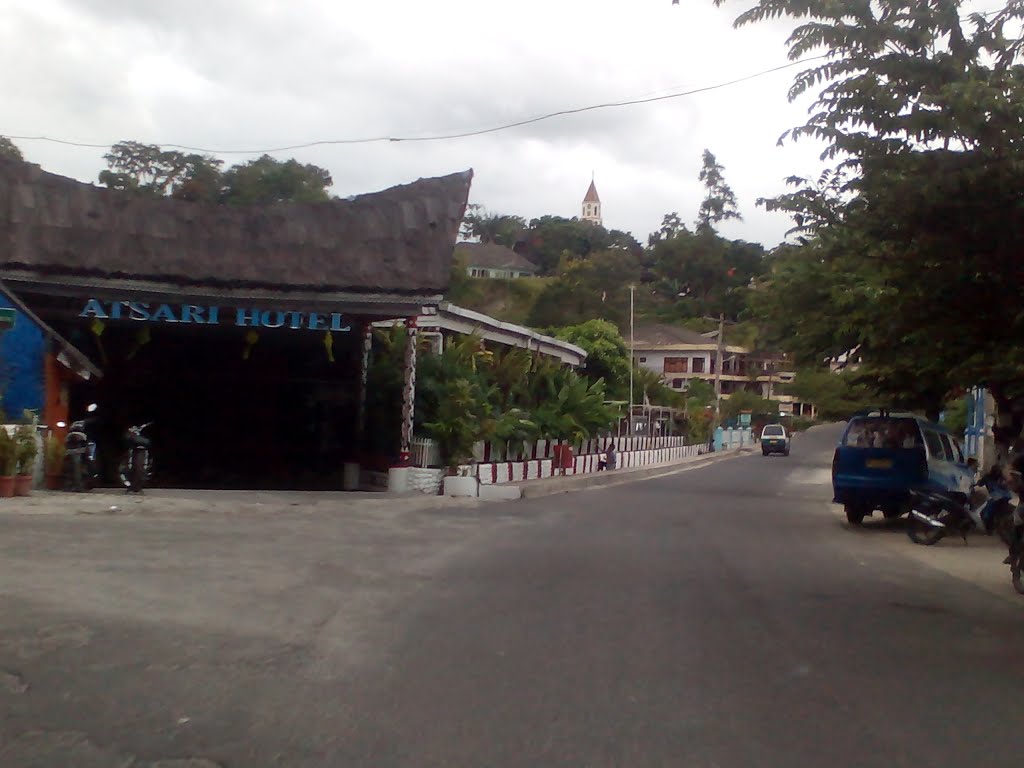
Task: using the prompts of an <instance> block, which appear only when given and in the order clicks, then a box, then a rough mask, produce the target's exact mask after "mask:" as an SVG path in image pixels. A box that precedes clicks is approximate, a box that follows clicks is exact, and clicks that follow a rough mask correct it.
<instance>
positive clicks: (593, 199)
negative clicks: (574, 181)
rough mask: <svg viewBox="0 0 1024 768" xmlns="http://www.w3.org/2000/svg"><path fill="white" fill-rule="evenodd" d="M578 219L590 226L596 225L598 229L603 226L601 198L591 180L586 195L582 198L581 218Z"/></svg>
mask: <svg viewBox="0 0 1024 768" xmlns="http://www.w3.org/2000/svg"><path fill="white" fill-rule="evenodd" d="M580 218H582V219H583V221H589V222H590V223H591V224H597V225H598V226H599V227H600V226H603V224H604V222H603V221H602V219H601V198H600V196H599V195H598V194H597V187H596V186H595V185H594V180H593V179H591V180H590V189H588V190H587V194H586V195H585V196H584V198H583V216H581V217H580Z"/></svg>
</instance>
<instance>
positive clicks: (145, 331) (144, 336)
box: [125, 326, 153, 360]
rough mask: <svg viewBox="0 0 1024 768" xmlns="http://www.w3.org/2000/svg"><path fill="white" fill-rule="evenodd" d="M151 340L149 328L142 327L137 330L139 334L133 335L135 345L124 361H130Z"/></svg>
mask: <svg viewBox="0 0 1024 768" xmlns="http://www.w3.org/2000/svg"><path fill="white" fill-rule="evenodd" d="M152 340H153V337H152V336H151V335H150V333H149V328H148V327H146V326H143V327H142V328H140V329H139V332H138V333H136V334H135V344H134V345H133V346H132V348H131V351H130V352H129V353H128V355H127V357H125V359H126V360H132V359H133V358H134V357H135V355H136V354H138V352H139V350H140V349H142V348H143V347H144V346H146V345H147V344H149V342H150V341H152Z"/></svg>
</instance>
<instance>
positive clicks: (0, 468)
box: [0, 426, 18, 498]
mask: <svg viewBox="0 0 1024 768" xmlns="http://www.w3.org/2000/svg"><path fill="white" fill-rule="evenodd" d="M17 468H18V454H17V445H16V443H15V442H14V438H13V437H12V436H11V434H10V432H8V431H7V429H6V427H2V426H0V498H10V497H11V496H13V495H14V472H15V470H16V469H17Z"/></svg>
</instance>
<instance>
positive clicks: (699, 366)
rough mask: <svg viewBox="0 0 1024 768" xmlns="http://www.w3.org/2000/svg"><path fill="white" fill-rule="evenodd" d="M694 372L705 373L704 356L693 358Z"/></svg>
mask: <svg viewBox="0 0 1024 768" xmlns="http://www.w3.org/2000/svg"><path fill="white" fill-rule="evenodd" d="M693 372H694V373H704V358H703V357H695V358H693Z"/></svg>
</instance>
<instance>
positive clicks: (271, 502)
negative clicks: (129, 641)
mask: <svg viewBox="0 0 1024 768" xmlns="http://www.w3.org/2000/svg"><path fill="white" fill-rule="evenodd" d="M483 503H485V502H484V501H482V500H480V499H454V498H448V497H445V496H426V495H424V494H422V493H404V494H390V493H383V492H349V491H218V490H185V489H172V488H154V489H150V490H147V491H146V493H145V494H144V495H142V496H137V495H134V494H132V495H129V494H126V493H125V492H124V491H121V490H119V489H117V488H97V489H96V490H94V491H92V492H90V493H64V492H59V491H35V492H34V493H33V494H32V495H31V496H26V497H23V498H20V497H19V498H14V499H0V516H2V515H7V514H22V515H139V516H163V515H174V516H194V515H242V514H250V515H254V516H259V515H268V514H275V513H280V512H281V511H282V510H290V511H293V512H294V511H301V512H304V513H316V514H331V513H341V514H344V513H354V512H366V513H378V514H383V513H398V512H412V511H416V510H427V509H439V508H446V509H447V508H474V507H479V506H480V505H481V504H483Z"/></svg>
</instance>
